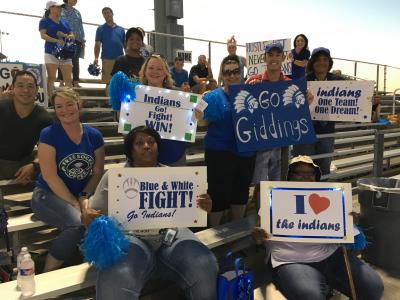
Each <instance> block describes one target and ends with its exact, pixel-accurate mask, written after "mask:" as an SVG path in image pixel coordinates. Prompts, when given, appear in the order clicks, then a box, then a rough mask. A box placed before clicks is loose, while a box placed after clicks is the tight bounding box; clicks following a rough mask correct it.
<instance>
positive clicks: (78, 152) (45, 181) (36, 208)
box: [32, 88, 104, 272]
mask: <svg viewBox="0 0 400 300" xmlns="http://www.w3.org/2000/svg"><path fill="white" fill-rule="evenodd" d="M51 98H52V102H53V103H54V111H55V115H56V119H57V121H58V122H55V123H54V124H53V125H50V126H48V127H46V128H44V129H43V130H42V132H41V133H40V139H39V146H38V157H39V163H40V170H41V173H40V175H39V177H38V180H37V181H36V187H35V189H34V191H33V195H32V211H33V212H34V213H35V215H36V217H37V218H39V219H40V220H42V221H44V222H46V223H48V224H50V225H52V226H54V227H56V228H57V229H59V230H60V232H61V233H60V235H59V236H58V237H57V238H56V239H55V241H54V242H53V244H52V246H51V247H50V249H49V254H48V256H47V258H46V263H45V267H44V272H47V271H51V270H55V269H57V268H59V267H60V266H61V265H62V264H63V262H64V261H65V260H66V259H68V258H69V257H70V256H71V254H72V253H73V252H74V251H75V249H76V246H77V245H78V243H79V242H80V241H81V239H82V237H83V234H84V232H85V227H84V226H83V225H82V222H83V221H84V220H85V219H86V218H87V217H89V216H90V215H93V214H94V215H96V214H97V213H98V212H96V211H95V210H93V209H90V208H89V207H88V197H90V195H91V194H93V192H94V191H95V189H96V186H97V184H98V183H99V181H100V179H101V177H102V175H103V172H104V141H103V137H102V135H101V133H100V132H99V131H98V130H97V129H94V128H92V127H90V126H88V125H84V124H82V123H81V121H80V118H79V110H80V99H79V95H78V94H77V93H76V92H75V91H74V90H72V89H71V88H60V89H59V90H57V91H56V92H55V93H54V94H53V95H52V97H51ZM81 220H82V221H81Z"/></svg>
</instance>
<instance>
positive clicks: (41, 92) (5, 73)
mask: <svg viewBox="0 0 400 300" xmlns="http://www.w3.org/2000/svg"><path fill="white" fill-rule="evenodd" d="M18 70H24V71H29V72H31V73H33V75H35V77H36V81H37V84H38V94H37V96H36V103H37V104H39V105H41V106H44V107H47V105H48V97H47V84H46V78H45V74H46V69H45V66H44V65H37V64H30V63H21V62H0V92H2V91H4V90H6V89H7V88H8V87H9V86H10V85H11V83H12V80H13V77H14V74H15V72H17V71H18Z"/></svg>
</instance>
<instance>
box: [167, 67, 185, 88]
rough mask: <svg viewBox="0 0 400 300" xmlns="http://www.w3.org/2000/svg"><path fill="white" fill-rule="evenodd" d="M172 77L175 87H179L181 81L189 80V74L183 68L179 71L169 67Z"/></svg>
mask: <svg viewBox="0 0 400 300" xmlns="http://www.w3.org/2000/svg"><path fill="white" fill-rule="evenodd" d="M171 75H172V79H173V80H174V85H175V86H176V87H181V85H182V83H184V82H188V81H189V74H188V72H187V71H186V70H185V69H182V70H181V71H180V72H179V73H178V72H177V71H176V70H175V68H174V67H172V68H171Z"/></svg>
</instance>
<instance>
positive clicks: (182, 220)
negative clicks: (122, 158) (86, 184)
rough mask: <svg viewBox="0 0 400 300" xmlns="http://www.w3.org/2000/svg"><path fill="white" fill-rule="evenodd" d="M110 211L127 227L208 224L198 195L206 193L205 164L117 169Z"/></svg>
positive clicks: (112, 172) (111, 172) (112, 173)
mask: <svg viewBox="0 0 400 300" xmlns="http://www.w3.org/2000/svg"><path fill="white" fill-rule="evenodd" d="M108 172H109V175H108V180H109V190H108V199H109V200H108V214H109V215H110V216H112V217H114V218H116V219H117V221H118V222H119V223H121V224H122V226H123V227H124V229H126V230H145V229H160V228H171V227H204V226H207V213H206V212H205V211H204V210H202V209H200V208H199V207H197V204H196V199H197V196H199V195H202V194H205V193H206V192H207V169H206V167H173V168H172V167H171V168H168V167H164V168H163V167H159V168H114V169H110V170H109V171H108Z"/></svg>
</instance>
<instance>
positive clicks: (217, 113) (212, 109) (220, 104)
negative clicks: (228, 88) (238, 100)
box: [204, 89, 228, 121]
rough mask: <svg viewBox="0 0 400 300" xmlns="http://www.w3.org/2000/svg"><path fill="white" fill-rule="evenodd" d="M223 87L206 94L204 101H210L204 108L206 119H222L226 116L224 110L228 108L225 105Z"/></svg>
mask: <svg viewBox="0 0 400 300" xmlns="http://www.w3.org/2000/svg"><path fill="white" fill-rule="evenodd" d="M223 94H224V92H223V90H222V89H217V90H214V91H212V92H210V93H208V94H206V95H205V96H204V101H206V102H207V103H208V106H207V108H206V109H205V110H204V119H205V120H208V121H217V120H221V119H222V118H223V116H224V111H225V110H226V109H228V108H227V107H225V106H224V101H223V99H224V98H223V97H225V95H223Z"/></svg>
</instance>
